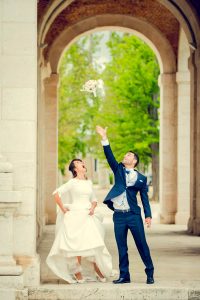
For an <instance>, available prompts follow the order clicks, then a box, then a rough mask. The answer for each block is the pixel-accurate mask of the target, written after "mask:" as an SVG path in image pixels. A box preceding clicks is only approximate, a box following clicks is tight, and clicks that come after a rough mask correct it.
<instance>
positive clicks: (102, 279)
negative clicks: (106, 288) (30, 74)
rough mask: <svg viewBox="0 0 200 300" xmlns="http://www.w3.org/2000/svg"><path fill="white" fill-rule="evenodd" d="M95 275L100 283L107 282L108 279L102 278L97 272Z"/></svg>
mask: <svg viewBox="0 0 200 300" xmlns="http://www.w3.org/2000/svg"><path fill="white" fill-rule="evenodd" d="M95 275H96V278H97V279H98V280H99V281H100V282H103V283H105V282H106V277H103V278H102V277H100V276H99V274H97V272H95Z"/></svg>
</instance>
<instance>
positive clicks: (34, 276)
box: [16, 254, 40, 287]
mask: <svg viewBox="0 0 200 300" xmlns="http://www.w3.org/2000/svg"><path fill="white" fill-rule="evenodd" d="M16 261H17V263H18V264H19V265H21V266H22V269H23V271H24V286H25V287H29V286H38V285H40V257H39V255H38V254H36V255H35V256H33V257H30V256H18V257H16Z"/></svg>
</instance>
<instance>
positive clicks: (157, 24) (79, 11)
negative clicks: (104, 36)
mask: <svg viewBox="0 0 200 300" xmlns="http://www.w3.org/2000/svg"><path fill="white" fill-rule="evenodd" d="M56 2H57V7H58V6H61V5H64V3H65V2H68V6H67V7H65V8H64V9H63V10H61V11H60V13H57V14H56V13H55V11H56ZM53 4H54V9H51V6H50V1H48V0H39V2H38V22H39V26H41V30H42V32H46V33H45V34H44V35H43V37H41V40H42V39H43V40H42V43H43V44H44V45H47V46H46V47H45V48H44V50H43V55H44V58H45V60H48V58H49V52H50V50H51V46H52V44H53V42H54V41H55V39H56V38H57V37H58V36H59V35H60V34H62V32H63V31H65V30H66V28H67V27H70V26H73V25H74V24H76V23H77V22H80V21H83V20H85V19H87V18H90V17H94V16H98V15H103V14H112V15H116V14H120V15H126V16H132V17H134V18H138V19H139V20H141V21H143V22H147V24H151V25H152V26H153V27H154V28H156V29H157V31H160V32H161V33H162V35H163V36H164V37H165V38H166V39H167V40H168V42H169V43H170V45H171V47H172V49H173V51H174V54H175V56H176V55H177V49H178V38H179V22H178V21H177V19H176V18H175V17H174V15H173V14H172V13H171V12H170V11H169V10H168V9H167V8H166V7H165V6H164V5H162V4H161V3H159V2H158V1H155V0H126V1H124V0H118V1H117V5H116V0H109V1H107V0H101V1H96V0H81V1H80V0H75V1H54V2H53ZM53 4H52V2H51V5H53ZM50 9H51V10H52V11H51V13H50V14H49V16H48V18H47V19H46V24H47V23H48V19H50V18H51V16H52V15H53V14H55V15H56V16H55V17H54V19H53V20H52V22H51V23H50V22H49V23H50V24H48V28H47V25H46V28H45V24H43V27H42V21H43V18H44V17H45V14H47V12H48V11H49V10H50ZM105 25H109V24H105ZM116 25H117V24H116ZM118 25H120V24H118ZM147 26H148V25H147ZM41 36H42V33H41ZM39 43H41V41H39Z"/></svg>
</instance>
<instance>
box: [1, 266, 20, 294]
mask: <svg viewBox="0 0 200 300" xmlns="http://www.w3.org/2000/svg"><path fill="white" fill-rule="evenodd" d="M4 271H5V273H9V272H8V270H7V271H6V270H4ZM10 271H11V270H10ZM12 272H13V270H12ZM2 288H3V289H19V290H21V289H23V288H24V274H23V273H21V275H2V274H1V275H0V289H2Z"/></svg>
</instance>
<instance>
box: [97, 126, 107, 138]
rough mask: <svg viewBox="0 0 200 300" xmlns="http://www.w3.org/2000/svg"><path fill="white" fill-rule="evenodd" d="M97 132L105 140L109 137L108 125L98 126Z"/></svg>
mask: <svg viewBox="0 0 200 300" xmlns="http://www.w3.org/2000/svg"><path fill="white" fill-rule="evenodd" d="M96 132H97V133H98V134H99V135H100V136H101V137H102V139H103V140H106V139H107V127H105V128H103V127H101V126H98V125H97V126H96Z"/></svg>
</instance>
